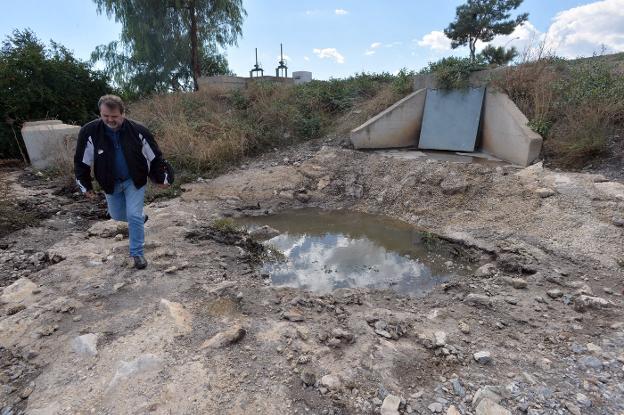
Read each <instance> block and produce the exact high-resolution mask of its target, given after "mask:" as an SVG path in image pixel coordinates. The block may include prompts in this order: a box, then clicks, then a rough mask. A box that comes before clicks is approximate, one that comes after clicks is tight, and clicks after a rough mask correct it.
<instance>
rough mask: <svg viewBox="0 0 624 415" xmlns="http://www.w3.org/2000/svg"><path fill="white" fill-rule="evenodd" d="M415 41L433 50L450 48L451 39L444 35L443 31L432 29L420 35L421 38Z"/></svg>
mask: <svg viewBox="0 0 624 415" xmlns="http://www.w3.org/2000/svg"><path fill="white" fill-rule="evenodd" d="M414 40H416V39H414ZM416 41H417V42H418V46H423V47H428V48H431V49H433V50H450V49H451V39H449V38H448V37H446V35H445V34H444V32H442V31H439V30H434V31H432V32H430V33H427V34H426V35H424V36H423V37H422V39H420V40H416Z"/></svg>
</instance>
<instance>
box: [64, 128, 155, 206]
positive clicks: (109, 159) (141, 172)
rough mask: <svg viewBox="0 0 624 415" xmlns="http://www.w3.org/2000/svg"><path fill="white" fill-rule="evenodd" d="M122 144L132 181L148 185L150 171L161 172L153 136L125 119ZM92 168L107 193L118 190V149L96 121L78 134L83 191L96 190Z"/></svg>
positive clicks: (77, 161) (76, 163) (79, 177)
mask: <svg viewBox="0 0 624 415" xmlns="http://www.w3.org/2000/svg"><path fill="white" fill-rule="evenodd" d="M119 134H120V135H119V141H120V143H121V148H122V151H123V154H124V156H125V158H126V163H127V164H128V172H129V173H130V178H132V181H133V182H134V185H135V186H136V187H137V188H140V187H143V186H145V184H146V183H147V178H148V175H149V174H150V172H155V171H158V170H161V169H162V167H161V165H162V163H163V158H162V153H161V152H160V149H159V148H158V145H157V144H156V141H155V140H154V136H152V134H151V133H150V132H149V130H148V129H147V128H145V126H143V125H141V124H139V123H138V122H136V121H132V120H129V119H127V118H126V119H125V120H124V122H123V124H122V125H121V128H120V129H119ZM91 165H93V170H94V174H95V180H97V182H98V183H99V184H100V187H102V189H104V191H105V192H106V193H108V194H111V193H113V191H114V189H115V177H114V168H115V148H114V146H113V143H112V140H111V139H110V138H109V137H108V136H107V135H106V130H105V125H104V121H102V120H101V119H97V120H93V121H91V122H90V123H88V124H85V125H84V126H83V127H82V128H81V129H80V132H79V133H78V143H77V145H76V154H75V156H74V170H75V172H76V182H77V183H78V187H79V188H80V190H81V191H82V192H86V191H89V190H92V189H93V185H92V183H91Z"/></svg>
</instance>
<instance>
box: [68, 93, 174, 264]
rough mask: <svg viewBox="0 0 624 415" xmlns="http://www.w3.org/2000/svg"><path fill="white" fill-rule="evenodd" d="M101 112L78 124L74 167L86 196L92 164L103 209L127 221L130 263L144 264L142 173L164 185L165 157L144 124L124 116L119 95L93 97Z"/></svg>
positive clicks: (91, 194)
mask: <svg viewBox="0 0 624 415" xmlns="http://www.w3.org/2000/svg"><path fill="white" fill-rule="evenodd" d="M98 108H99V110H100V118H99V119H96V120H93V121H91V122H90V123H88V124H86V125H84V126H83V127H82V128H81V129H80V133H79V134H78V143H77V145H76V154H75V156H74V169H75V173H76V182H77V183H78V187H79V188H80V190H81V191H82V192H83V193H84V194H85V195H86V196H87V197H88V198H90V199H92V198H94V197H95V193H94V192H93V185H92V183H91V165H93V170H94V174H95V180H97V182H98V183H99V185H100V187H101V188H102V189H103V190H104V192H105V193H106V202H107V204H108V213H109V214H110V216H111V217H112V218H113V219H115V220H119V221H123V222H128V232H129V245H130V256H131V257H132V258H133V259H134V266H135V268H137V269H143V268H145V267H146V266H147V261H146V260H145V256H144V254H143V242H144V230H143V224H144V223H145V221H146V220H147V216H145V215H144V214H143V200H144V196H145V187H146V184H147V178H148V176H150V177H151V178H152V179H153V180H154V181H155V182H157V184H158V185H159V186H161V187H166V186H168V185H169V181H168V175H167V173H166V165H167V163H166V162H165V161H164V160H163V158H162V153H161V152H160V149H159V148H158V145H157V144H156V141H154V137H153V136H152V134H151V133H150V132H149V130H148V129H147V128H146V127H144V126H143V125H141V124H139V123H137V122H136V121H132V120H130V119H127V118H126V117H125V116H124V103H123V101H122V100H121V98H119V97H118V96H115V95H104V96H103V97H101V98H100V100H99V101H98Z"/></svg>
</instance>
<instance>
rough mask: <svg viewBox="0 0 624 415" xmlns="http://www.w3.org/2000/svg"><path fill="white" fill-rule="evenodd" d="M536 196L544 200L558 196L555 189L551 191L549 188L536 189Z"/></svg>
mask: <svg viewBox="0 0 624 415" xmlns="http://www.w3.org/2000/svg"><path fill="white" fill-rule="evenodd" d="M535 194H536V195H538V196H539V197H541V198H542V199H545V198H547V197H550V196H554V195H556V194H557V192H555V191H554V190H553V189H549V188H547V187H540V188H538V189H535Z"/></svg>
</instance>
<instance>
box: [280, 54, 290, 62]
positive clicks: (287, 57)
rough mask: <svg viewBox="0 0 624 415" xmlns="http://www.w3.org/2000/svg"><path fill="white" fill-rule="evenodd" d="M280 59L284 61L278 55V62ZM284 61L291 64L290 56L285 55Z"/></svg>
mask: <svg viewBox="0 0 624 415" xmlns="http://www.w3.org/2000/svg"><path fill="white" fill-rule="evenodd" d="M280 59H282V57H281V55H277V60H278V61H279V60H280ZM284 60H285V61H287V62H290V56H288V55H287V54H285V53H284Z"/></svg>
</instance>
